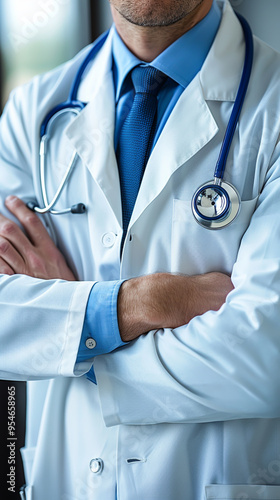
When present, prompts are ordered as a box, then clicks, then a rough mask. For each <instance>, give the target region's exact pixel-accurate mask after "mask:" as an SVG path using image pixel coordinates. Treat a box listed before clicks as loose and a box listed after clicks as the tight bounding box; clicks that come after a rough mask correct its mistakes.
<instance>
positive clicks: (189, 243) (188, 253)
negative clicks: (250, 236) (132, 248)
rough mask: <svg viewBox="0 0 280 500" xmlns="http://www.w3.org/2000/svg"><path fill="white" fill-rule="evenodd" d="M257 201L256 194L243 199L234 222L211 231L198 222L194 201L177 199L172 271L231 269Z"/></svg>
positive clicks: (172, 247) (197, 272) (173, 222)
mask: <svg viewBox="0 0 280 500" xmlns="http://www.w3.org/2000/svg"><path fill="white" fill-rule="evenodd" d="M257 200H258V198H257V197H256V198H254V199H252V200H248V201H242V202H241V209H240V213H239V215H238V217H237V218H236V219H235V220H234V221H233V222H232V223H231V224H229V225H228V226H226V227H224V228H223V229H219V230H209V229H205V228H204V227H202V226H200V225H199V224H198V223H197V222H196V220H195V218H194V216H193V214H192V209H191V201H184V200H178V199H174V200H173V220H172V244H171V272H173V273H184V274H190V275H192V274H202V273H205V272H209V271H213V270H215V271H222V272H225V271H227V272H231V269H232V266H233V264H234V262H235V261H236V257H237V254H238V250H239V246H240V241H241V238H242V236H243V234H244V233H245V231H246V229H247V228H248V226H249V224H250V220H251V217H252V214H253V212H254V210H255V207H256V203H257Z"/></svg>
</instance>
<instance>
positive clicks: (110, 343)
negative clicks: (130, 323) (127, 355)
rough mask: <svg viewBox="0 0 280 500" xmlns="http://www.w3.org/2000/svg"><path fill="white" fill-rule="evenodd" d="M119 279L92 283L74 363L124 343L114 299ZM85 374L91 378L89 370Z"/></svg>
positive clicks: (92, 376)
mask: <svg viewBox="0 0 280 500" xmlns="http://www.w3.org/2000/svg"><path fill="white" fill-rule="evenodd" d="M123 282H124V280H122V281H102V282H97V283H95V284H94V285H93V287H92V289H91V292H90V295H89V299H88V303H87V308H86V314H85V320H84V326H83V331H82V335H81V341H80V345H79V350H78V355H77V363H82V362H84V361H88V360H90V359H93V358H94V357H95V356H99V355H100V354H107V353H109V352H111V351H114V350H115V349H117V348H118V347H121V346H123V345H126V342H123V341H122V339H121V336H120V332H119V325H118V315H117V300H118V294H119V290H120V287H121V285H122V283H123ZM88 378H90V380H92V378H94V380H92V381H93V382H95V376H94V375H93V370H90V372H89V373H88Z"/></svg>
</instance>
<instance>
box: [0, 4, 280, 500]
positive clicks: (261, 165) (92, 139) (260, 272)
mask: <svg viewBox="0 0 280 500" xmlns="http://www.w3.org/2000/svg"><path fill="white" fill-rule="evenodd" d="M87 50H88V49H86V50H85V52H83V53H82V54H79V55H78V56H77V57H76V58H75V59H74V60H73V61H71V62H70V63H68V64H66V65H64V66H62V67H60V68H58V69H57V70H55V71H53V72H51V73H49V74H47V75H46V76H41V77H39V78H36V79H35V80H34V81H33V82H32V83H31V84H29V85H27V86H25V87H24V88H22V89H19V90H17V91H16V92H15V93H14V94H13V95H12V97H11V99H10V103H9V104H8V106H7V109H6V111H5V113H4V115H3V117H2V121H1V129H0V134H1V147H0V155H1V159H0V163H1V165H0V167H1V182H0V191H1V198H2V203H3V200H4V199H5V197H6V195H7V194H9V193H10V192H13V193H16V194H17V195H18V196H20V197H23V198H24V199H25V200H27V199H34V198H36V199H38V200H39V203H41V201H42V200H41V195H40V187H39V180H38V130H39V125H40V123H41V121H42V119H43V117H44V116H45V115H46V113H47V112H48V111H49V110H50V109H51V108H52V107H53V106H54V105H55V104H57V103H59V102H61V101H63V100H65V99H66V96H67V93H68V90H69V87H70V85H71V82H72V81H73V77H74V75H75V74H76V71H77V68H78V67H79V65H80V62H81V60H82V59H83V58H84V55H85V53H86V52H87ZM110 50H111V37H110V36H109V38H108V40H107V41H106V44H105V46H104V47H103V49H102V50H101V52H100V53H99V54H98V56H97V57H96V59H95V61H94V63H93V64H92V66H91V68H90V69H89V71H88V72H87V74H86V76H85V78H84V80H83V82H82V84H81V86H80V90H79V98H80V99H82V100H84V101H86V102H87V101H89V104H88V106H87V107H86V108H85V110H84V111H83V112H82V113H81V114H80V115H79V116H78V117H77V118H75V119H74V120H72V121H71V123H70V124H67V123H65V119H63V120H62V121H63V123H61V124H58V126H57V127H58V129H59V130H58V131H57V133H56V135H55V138H54V139H53V142H52V144H51V152H50V160H49V164H48V178H47V185H48V192H49V196H51V195H52V194H53V193H54V191H55V190H56V188H57V186H58V182H59V179H60V177H61V175H63V172H64V171H65V168H66V165H67V162H68V160H69V158H70V156H71V154H72V152H73V149H74V150H76V151H77V153H78V157H79V159H78V162H77V167H76V170H75V172H74V174H73V176H72V179H71V181H70V182H69V184H68V186H67V188H66V189H65V190H64V192H63V195H62V197H61V200H60V202H59V203H58V207H57V208H59V207H61V208H64V207H67V206H69V205H70V206H71V205H73V204H74V203H78V202H84V203H85V204H86V206H87V213H86V214H85V215H76V216H74V215H64V216H59V217H48V218H47V221H48V224H49V227H50V231H51V234H53V235H54V237H56V241H57V244H58V245H59V247H60V248H61V249H62V251H63V252H64V254H65V255H66V257H67V259H68V261H69V263H70V265H71V266H72V268H73V269H74V271H75V272H76V274H77V277H78V279H79V280H80V282H76V283H67V282H63V281H41V280H36V279H33V278H29V277H25V276H13V277H7V276H3V277H2V278H1V288H0V301H1V350H0V368H1V377H2V378H7V379H15V380H29V381H31V382H29V400H28V403H29V404H28V423H29V425H28V433H27V443H26V449H25V450H23V455H24V459H25V467H26V474H27V482H28V487H27V489H26V495H27V498H28V500H31V499H32V500H49V499H50V498H52V499H54V500H94V499H96V500H97V499H98V500H114V499H115V487H116V483H117V491H118V499H119V500H204V499H209V500H210V499H237V498H239V499H240V498H242V499H274V500H276V499H280V424H279V422H280V420H279V416H280V398H279V394H280V376H279V366H280V363H279V361H280V355H279V353H280V328H279V324H280V217H279V207H280V202H279V199H280V195H279V193H280V160H279V155H280V144H279V133H280V83H279V82H280V56H279V55H278V54H277V53H275V52H274V51H272V50H271V49H270V48H268V47H267V46H265V45H264V44H263V43H261V42H260V41H259V40H255V57H254V66H253V72H252V78H251V81H250V85H249V90H248V95H247V98H246V101H245V105H244V108H243V111H242V116H241V119H240V123H239V125H238V128H237V131H236V133H235V137H234V143H233V147H232V149H231V151H230V155H229V160H228V163H227V168H226V174H225V177H226V179H227V180H228V181H230V182H231V183H232V184H233V185H235V186H236V187H237V189H238V190H239V193H240V195H241V198H242V207H241V213H240V215H239V216H238V218H237V219H236V220H235V221H234V222H233V223H232V224H231V225H230V226H228V227H227V228H225V229H222V230H220V231H208V230H205V229H203V228H202V227H200V226H199V225H198V224H197V223H196V222H195V220H194V218H193V216H192V214H191V210H190V200H191V197H192V194H193V192H194V191H195V189H196V188H197V187H198V186H199V185H201V184H202V183H203V182H205V181H207V180H210V179H211V178H212V177H213V171H214V166H215V163H216V160H217V156H218V153H219V149H220V146H221V141H222V138H223V135H224V131H225V127H226V124H227V122H228V119H229V116H230V113H231V110H232V105H233V101H234V99H235V96H236V92H237V88H238V84H239V81H240V76H241V72H242V67H243V60H244V40H243V33H242V28H241V26H240V24H239V22H238V20H237V19H236V17H235V16H234V14H233V12H232V10H231V7H230V5H229V3H228V2H226V3H225V6H224V13H223V18H222V22H221V26H220V29H219V32H218V34H217V37H216V39H215V42H214V44H213V46H212V48H211V50H210V53H209V55H208V57H207V59H206V61H205V64H204V66H203V68H202V70H201V72H200V73H199V74H198V75H197V76H196V78H195V79H194V80H193V81H192V83H191V84H190V85H189V87H188V88H187V89H186V90H185V92H184V93H183V94H182V96H181V98H180V100H179V102H178V103H177V105H176V107H175V109H174V111H173V112H172V114H171V116H170V118H169V120H168V122H167V124H166V126H165V128H164V130H163V132H162V134H161V136H160V138H159V140H158V143H157V144H156V146H155V148H154V150H153V152H152V154H151V157H150V159H149V162H148V165H147V168H146V171H145V175H144V178H143V182H142V185H141V188H140V192H139V196H138V199H137V201H136V205H135V209H134V212H133V215H132V219H131V222H130V226H129V228H128V236H127V238H126V241H125V244H124V249H123V259H122V262H121V263H120V260H119V254H120V243H121V239H122V221H121V199H120V190H119V180H118V169H117V164H116V159H115V155H114V148H113V135H114V107H115V106H114V94H113V81H112V73H111V57H110ZM1 209H2V211H4V212H5V213H7V212H6V211H5V209H4V208H3V204H2V208H1ZM45 220H46V219H45ZM107 233H110V234H109V236H110V237H109V238H106V235H107ZM104 236H105V237H104ZM108 242H109V243H108ZM157 271H167V272H175V273H177V272H180V273H187V274H197V273H205V272H209V271H221V272H227V273H231V274H232V280H233V283H234V285H235V290H234V291H233V292H232V293H230V295H229V297H228V300H227V302H226V304H225V305H224V306H223V307H222V308H221V309H220V310H219V311H218V312H212V311H209V312H208V313H206V314H204V315H203V316H200V317H196V318H194V319H193V320H192V321H190V323H189V324H188V325H186V326H183V327H181V328H177V329H175V330H168V329H167V330H164V331H162V330H159V331H154V332H150V333H149V334H147V335H144V336H142V337H140V338H139V339H138V340H136V341H134V342H133V343H131V344H129V345H128V346H126V347H124V348H122V349H120V350H118V351H116V352H114V353H113V354H109V355H103V356H100V357H99V358H96V359H95V361H94V368H95V373H96V377H97V381H98V384H97V386H95V385H93V384H92V383H91V382H89V381H88V380H86V378H85V377H82V375H83V374H84V373H85V372H87V371H88V370H89V368H90V366H91V362H86V363H81V364H78V365H77V364H75V360H76V356H77V349H78V345H79V340H80V334H81V330H82V325H83V318H84V310H85V305H86V302H87V297H88V294H89V290H90V288H91V286H92V281H93V280H114V279H119V278H120V277H121V278H129V277H133V276H138V275H142V274H146V273H153V272H157ZM136 300H137V298H136ZM43 379H46V380H43ZM48 379H52V380H51V381H47V380H48ZM38 394H40V397H39V396H38ZM94 458H101V459H102V460H103V462H104V469H103V471H102V472H101V473H99V474H94V473H93V472H91V470H90V468H89V463H90V461H91V460H92V459H94ZM130 459H133V460H130Z"/></svg>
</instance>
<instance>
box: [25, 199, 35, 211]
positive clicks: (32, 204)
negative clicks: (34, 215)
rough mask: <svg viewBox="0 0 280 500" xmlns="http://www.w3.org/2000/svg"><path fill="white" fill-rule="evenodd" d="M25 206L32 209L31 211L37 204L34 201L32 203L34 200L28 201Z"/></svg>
mask: <svg viewBox="0 0 280 500" xmlns="http://www.w3.org/2000/svg"><path fill="white" fill-rule="evenodd" d="M26 206H27V208H29V210H32V212H35V211H36V210H35V208H36V206H37V204H36V203H34V201H29V202H28V203H26Z"/></svg>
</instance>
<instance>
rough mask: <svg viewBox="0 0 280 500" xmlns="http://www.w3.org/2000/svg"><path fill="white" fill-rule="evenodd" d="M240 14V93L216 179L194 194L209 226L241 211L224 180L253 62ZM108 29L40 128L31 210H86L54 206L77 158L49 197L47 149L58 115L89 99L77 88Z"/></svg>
mask: <svg viewBox="0 0 280 500" xmlns="http://www.w3.org/2000/svg"><path fill="white" fill-rule="evenodd" d="M238 18H239V20H240V22H241V24H242V28H243V31H244V37H245V42H246V52H245V60H244V67H243V72H242V77H241V81H240V84H239V88H238V92H237V97H236V100H235V103H234V106H233V110H232V113H231V116H230V119H229V123H228V126H227V129H226V132H225V136H224V139H223V143H222V147H221V151H220V154H219V158H218V161H217V164H216V167H215V171H214V179H213V181H210V182H206V183H205V184H203V185H202V186H200V187H199V188H198V189H197V190H196V192H195V193H194V195H193V198H192V203H191V206H192V212H193V215H194V217H195V219H196V221H197V222H198V223H199V224H200V225H201V226H203V227H205V228H207V229H221V228H223V227H225V226H227V225H228V224H230V223H231V222H232V221H233V220H234V219H235V218H236V217H237V215H238V213H239V211H240V206H241V202H240V196H239V194H238V192H237V190H236V189H235V187H234V186H233V185H232V184H230V183H229V182H226V181H224V179H223V178H224V172H225V168H226V162H227V158H228V154H229V150H230V147H231V144H232V140H233V136H234V133H235V131H236V127H237V123H238V120H239V117H240V113H241V110H242V106H243V102H244V99H245V96H246V92H247V88H248V84H249V80H250V76H251V70H252V63H253V35H252V31H251V29H250V26H249V24H248V23H247V21H246V20H245V19H244V18H243V17H242V16H240V15H239V14H238ZM107 36H108V32H106V33H105V34H103V35H102V36H101V37H100V38H99V39H98V40H97V41H96V43H95V44H94V45H93V47H92V48H91V50H90V51H89V53H88V54H87V56H86V58H85V59H84V61H83V63H82V64H81V66H80V68H79V70H78V72H77V75H76V77H75V80H74V82H73V84H72V87H71V89H70V93H69V96H68V99H67V101H65V102H63V103H61V104H59V105H57V106H56V107H55V108H53V109H52V110H51V111H50V112H49V113H48V114H47V116H46V117H45V119H44V120H43V122H42V125H41V129H40V185H41V191H42V198H43V203H44V206H43V207H39V206H37V205H36V203H33V202H30V203H28V204H27V205H28V207H29V208H30V209H31V210H34V211H35V212H37V213H39V214H45V213H51V214H53V215H62V214H67V213H72V214H83V213H84V212H85V211H86V207H85V205H84V203H78V204H76V205H73V206H72V207H69V208H65V209H64V210H55V209H54V205H55V204H56V203H57V201H58V200H59V198H60V196H61V193H62V191H63V189H64V187H65V186H66V184H67V182H68V181H69V178H70V176H71V174H72V172H73V170H74V168H75V164H76V161H77V153H76V152H74V153H73V155H72V157H71V160H70V163H69V165H68V167H67V170H66V172H65V174H64V176H63V178H62V180H61V182H60V185H59V187H58V189H57V192H56V193H55V195H54V197H53V199H52V200H51V201H49V199H48V195H47V189H46V157H47V150H48V142H49V140H50V138H51V132H52V130H53V128H54V123H55V122H56V120H57V118H59V117H61V116H62V115H63V114H65V113H68V112H71V113H73V114H74V115H78V114H79V113H80V112H81V111H82V110H83V109H84V108H85V106H86V104H87V103H84V102H82V101H79V100H78V99H77V94H78V89H79V86H80V83H81V80H82V77H83V75H84V72H85V70H86V68H87V67H88V65H89V64H90V62H91V61H92V60H93V59H94V57H95V56H96V54H97V53H98V51H99V50H100V49H101V47H102V45H103V44H104V42H105V40H106V38H107Z"/></svg>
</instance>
